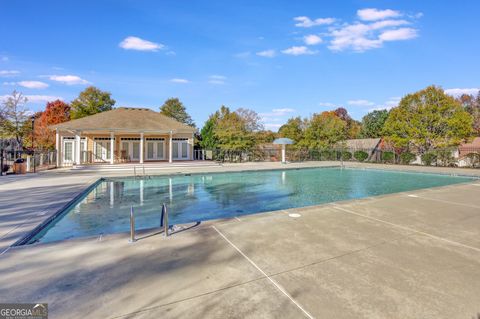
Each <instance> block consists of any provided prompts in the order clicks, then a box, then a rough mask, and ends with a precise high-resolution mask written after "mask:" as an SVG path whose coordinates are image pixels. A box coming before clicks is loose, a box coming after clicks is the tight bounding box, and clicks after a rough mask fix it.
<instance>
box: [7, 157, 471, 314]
mask: <svg viewBox="0 0 480 319" xmlns="http://www.w3.org/2000/svg"><path fill="white" fill-rule="evenodd" d="M345 164H346V166H351V167H371V168H380V169H382V168H386V169H401V170H414V171H427V172H436V173H445V174H459V175H462V174H463V175H476V176H480V171H479V170H468V169H450V168H424V167H413V166H412V167H404V166H389V165H388V166H385V165H369V164H356V163H345ZM331 165H338V162H336V163H329V162H322V163H303V164H289V165H287V166H280V165H279V164H278V163H254V164H232V165H225V166H219V167H202V168H186V167H182V168H178V167H175V168H172V169H171V171H170V170H162V171H161V173H163V174H164V173H176V172H182V173H192V172H204V171H236V170H245V169H272V168H283V167H288V168H293V167H307V166H331ZM150 173H151V174H155V172H149V174H150ZM115 175H122V176H125V175H126V174H125V172H73V173H70V172H68V171H60V170H59V171H56V172H55V171H52V172H45V173H41V174H38V175H28V176H21V177H7V178H3V177H0V178H1V180H0V183H1V184H0V218H1V219H0V236H1V238H0V253H1V254H2V255H1V256H0V274H1V276H0V300H2V302H48V303H49V310H50V314H51V318H85V317H88V318H178V317H188V318H192V317H193V318H206V317H208V318H245V317H249V318H259V317H261V318H302V317H307V318H308V317H312V318H313V317H314V318H472V317H474V316H476V315H477V313H479V312H480V196H479V194H480V181H479V180H476V181H472V182H471V183H465V184H458V185H451V186H445V187H438V188H431V189H423V190H417V191H411V192H406V193H397V194H391V195H382V196H378V197H370V198H365V199H360V200H351V201H345V202H337V203H332V204H327V205H320V206H312V207H305V208H297V209H289V210H288V211H287V210H285V211H277V212H271V213H262V214H257V215H249V216H243V217H240V218H239V219H231V220H219V221H213V222H207V223H203V224H201V225H200V226H199V227H195V228H192V229H190V230H188V231H185V232H181V233H177V234H174V235H173V236H170V237H168V238H164V237H163V236H162V235H161V234H157V235H153V236H144V237H143V238H142V239H141V240H139V241H137V242H136V243H134V244H129V243H128V242H127V237H128V236H127V235H126V234H119V235H113V236H106V237H103V238H99V239H95V240H91V239H90V240H72V241H63V242H57V243H50V244H42V245H33V246H24V247H14V248H8V247H9V246H10V245H11V244H12V243H14V242H15V241H16V240H18V239H19V238H20V237H22V236H23V235H24V234H25V233H26V232H28V231H29V230H31V229H32V228H34V227H35V226H36V225H38V224H39V223H40V222H42V221H43V220H44V219H46V218H48V216H50V215H51V214H53V213H54V212H55V211H56V210H58V209H59V208H61V207H62V206H63V205H65V204H66V203H67V202H68V201H69V200H71V199H72V198H73V197H74V196H75V195H76V194H78V193H79V192H81V191H82V190H84V189H85V187H87V186H88V185H89V184H91V183H92V182H93V181H95V180H97V179H98V178H99V177H101V176H115ZM292 213H296V214H299V215H300V216H299V217H297V218H295V217H290V216H289V215H290V214H292Z"/></svg>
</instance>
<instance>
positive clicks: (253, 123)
mask: <svg viewBox="0 0 480 319" xmlns="http://www.w3.org/2000/svg"><path fill="white" fill-rule="evenodd" d="M235 112H236V113H237V114H238V115H239V116H240V117H241V118H242V120H243V121H244V122H245V128H246V129H247V131H250V132H258V131H262V130H263V129H264V126H263V123H262V118H261V117H260V115H258V113H257V112H255V111H254V110H250V109H244V108H239V109H238V110H236V111H235Z"/></svg>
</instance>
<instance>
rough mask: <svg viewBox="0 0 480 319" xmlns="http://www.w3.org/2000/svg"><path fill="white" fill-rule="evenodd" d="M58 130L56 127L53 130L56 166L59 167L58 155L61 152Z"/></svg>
mask: <svg viewBox="0 0 480 319" xmlns="http://www.w3.org/2000/svg"><path fill="white" fill-rule="evenodd" d="M60 145H61V143H60V132H59V131H58V128H57V129H56V130H55V150H56V151H57V167H60V156H61V155H62V152H61V151H60Z"/></svg>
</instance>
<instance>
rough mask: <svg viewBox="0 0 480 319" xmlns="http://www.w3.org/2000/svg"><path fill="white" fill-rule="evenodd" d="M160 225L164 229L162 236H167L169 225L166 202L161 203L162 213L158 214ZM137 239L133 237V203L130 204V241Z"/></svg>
mask: <svg viewBox="0 0 480 319" xmlns="http://www.w3.org/2000/svg"><path fill="white" fill-rule="evenodd" d="M160 227H163V229H164V236H165V237H168V232H169V226H168V209H167V204H165V203H163V204H162V214H161V215H160ZM136 240H137V239H136V238H135V211H134V210H133V205H132V206H130V239H129V240H128V241H129V242H130V243H134V242H135V241H136Z"/></svg>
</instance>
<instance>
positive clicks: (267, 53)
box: [257, 50, 277, 58]
mask: <svg viewBox="0 0 480 319" xmlns="http://www.w3.org/2000/svg"><path fill="white" fill-rule="evenodd" d="M257 55H258V56H262V57H265V58H273V57H274V56H275V55H277V53H276V52H275V50H265V51H260V52H257Z"/></svg>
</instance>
